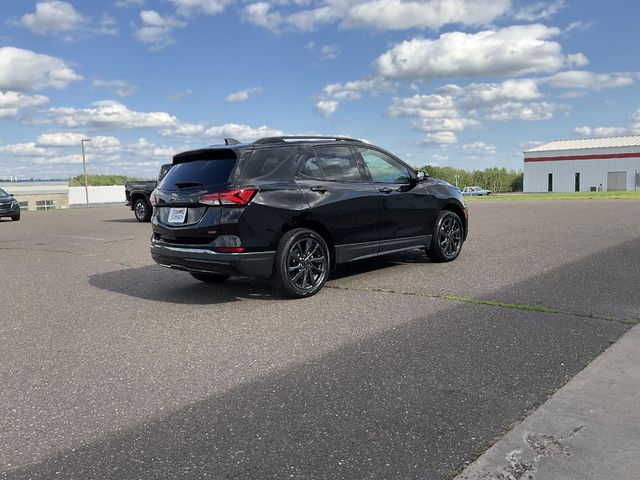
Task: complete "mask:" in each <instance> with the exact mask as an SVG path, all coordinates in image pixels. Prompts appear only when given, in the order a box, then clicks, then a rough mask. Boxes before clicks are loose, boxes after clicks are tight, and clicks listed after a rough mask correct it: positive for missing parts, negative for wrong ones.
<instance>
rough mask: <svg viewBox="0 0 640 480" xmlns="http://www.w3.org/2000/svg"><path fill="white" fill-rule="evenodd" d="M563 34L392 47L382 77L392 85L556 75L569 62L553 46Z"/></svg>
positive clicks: (475, 36) (534, 29)
mask: <svg viewBox="0 0 640 480" xmlns="http://www.w3.org/2000/svg"><path fill="white" fill-rule="evenodd" d="M559 33H560V30H559V29H557V28H550V27H546V26H544V25H540V24H535V25H519V26H513V27H507V28H504V29H502V30H486V31H482V32H478V33H472V34H468V33H463V32H452V33H445V34H442V35H441V36H440V37H439V38H438V39H436V40H431V39H426V38H414V39H412V40H407V41H404V42H402V43H399V44H397V45H395V46H394V47H392V48H391V49H390V50H389V51H387V52H385V53H384V54H382V55H381V56H380V57H378V59H377V60H376V62H375V65H376V68H377V71H378V73H379V74H380V75H382V76H384V77H387V78H391V79H412V78H416V79H433V78H441V77H448V76H481V75H507V74H510V75H524V74H528V73H541V72H554V71H556V70H559V69H560V68H562V67H563V66H564V65H566V64H567V61H568V60H567V57H566V56H565V55H564V54H563V53H562V46H561V45H560V44H559V43H557V42H554V41H550V40H549V38H552V37H554V36H557V35H558V34H559Z"/></svg>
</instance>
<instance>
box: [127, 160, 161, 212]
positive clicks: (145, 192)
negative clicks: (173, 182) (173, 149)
mask: <svg viewBox="0 0 640 480" xmlns="http://www.w3.org/2000/svg"><path fill="white" fill-rule="evenodd" d="M172 166H173V165H172V164H170V163H168V164H166V165H162V167H160V174H159V175H158V180H157V181H156V180H147V181H134V182H127V183H125V184H124V195H125V198H126V199H127V205H128V206H129V207H130V208H131V210H133V213H134V215H135V216H136V220H138V221H139V222H148V221H149V220H151V212H152V211H153V208H152V207H151V203H149V195H151V192H153V189H154V188H156V186H157V185H158V182H159V181H161V180H162V179H163V178H164V176H165V175H166V174H167V172H168V171H169V169H171V167H172Z"/></svg>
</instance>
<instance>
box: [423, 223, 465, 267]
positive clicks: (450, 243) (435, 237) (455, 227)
mask: <svg viewBox="0 0 640 480" xmlns="http://www.w3.org/2000/svg"><path fill="white" fill-rule="evenodd" d="M463 243H464V227H463V226H462V220H460V217H459V216H458V215H457V214H456V213H455V212H452V211H451V210H442V211H441V212H440V213H439V214H438V219H437V220H436V224H435V227H434V229H433V234H432V237H431V246H430V247H429V248H427V249H426V252H427V255H428V256H429V258H430V259H431V260H433V261H434V262H450V261H452V260H455V259H456V258H457V257H458V255H460V250H462V244H463Z"/></svg>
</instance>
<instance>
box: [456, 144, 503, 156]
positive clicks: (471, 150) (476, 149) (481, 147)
mask: <svg viewBox="0 0 640 480" xmlns="http://www.w3.org/2000/svg"><path fill="white" fill-rule="evenodd" d="M460 148H461V149H462V151H463V152H464V153H465V154H468V155H493V154H495V153H496V151H497V148H496V147H495V146H494V145H491V144H488V143H484V142H473V143H466V144H464V145H462V146H461V147H460Z"/></svg>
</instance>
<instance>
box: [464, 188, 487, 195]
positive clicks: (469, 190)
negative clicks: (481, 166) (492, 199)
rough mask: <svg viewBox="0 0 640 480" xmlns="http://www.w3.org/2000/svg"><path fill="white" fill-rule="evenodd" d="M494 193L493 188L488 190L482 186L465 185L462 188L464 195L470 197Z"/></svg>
mask: <svg viewBox="0 0 640 480" xmlns="http://www.w3.org/2000/svg"><path fill="white" fill-rule="evenodd" d="M492 193H493V192H492V191H491V190H486V189H484V188H480V187H464V188H463V189H462V195H464V196H469V197H475V196H483V195H491V194H492Z"/></svg>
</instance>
